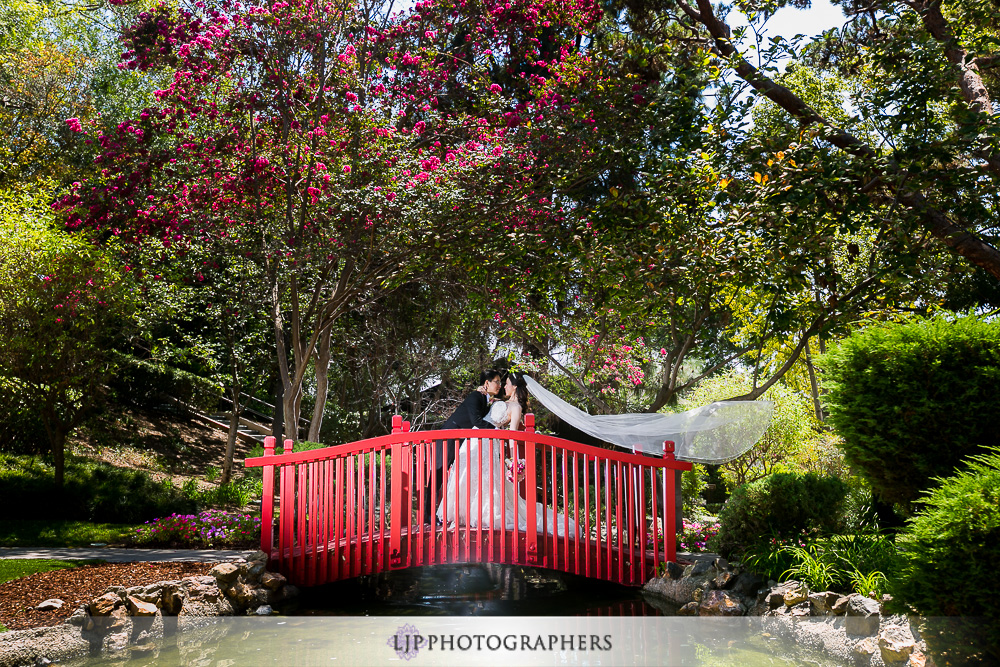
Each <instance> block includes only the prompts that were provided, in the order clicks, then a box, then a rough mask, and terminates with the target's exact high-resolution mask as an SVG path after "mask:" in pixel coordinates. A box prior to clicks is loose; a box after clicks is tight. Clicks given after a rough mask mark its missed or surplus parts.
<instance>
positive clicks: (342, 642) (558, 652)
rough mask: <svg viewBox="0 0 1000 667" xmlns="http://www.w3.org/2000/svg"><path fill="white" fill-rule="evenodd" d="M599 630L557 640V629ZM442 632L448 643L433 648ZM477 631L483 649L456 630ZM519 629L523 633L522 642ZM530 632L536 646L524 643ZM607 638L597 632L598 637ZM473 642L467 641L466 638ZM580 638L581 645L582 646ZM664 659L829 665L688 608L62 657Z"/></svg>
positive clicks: (272, 621) (262, 625)
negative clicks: (570, 640)
mask: <svg viewBox="0 0 1000 667" xmlns="http://www.w3.org/2000/svg"><path fill="white" fill-rule="evenodd" d="M406 627H408V628H411V629H412V630H413V631H415V632H419V633H420V635H421V636H423V637H427V638H429V637H432V636H434V637H437V638H438V644H437V646H438V648H437V649H436V650H432V649H428V648H426V646H427V645H426V644H425V645H424V648H423V649H422V650H420V651H414V652H412V654H411V655H410V657H409V658H404V656H402V655H400V654H399V652H397V650H395V649H394V648H393V646H392V639H393V637H394V636H398V633H399V631H400V630H402V629H403V628H406ZM581 635H582V636H587V637H590V636H595V635H596V636H599V637H601V638H602V641H601V645H600V648H598V649H597V650H594V649H593V644H591V643H590V642H589V641H588V642H584V643H579V642H578V643H577V644H576V646H575V647H573V648H570V649H568V650H567V649H565V648H564V646H561V645H560V642H562V641H564V640H565V638H566V637H578V636H581ZM497 636H499V637H501V638H508V637H514V638H515V641H514V642H513V644H512V645H513V646H515V647H516V648H515V649H514V650H506V649H505V650H487V649H486V646H488V645H489V639H488V638H491V637H497ZM442 637H450V638H452V639H453V640H454V647H452V648H450V649H442V648H441V645H442V641H441V638H442ZM469 637H484V638H487V639H484V641H483V642H482V643H483V644H484V646H483V648H482V649H479V650H477V649H475V648H472V649H468V650H466V649H463V648H461V647H462V646H463V642H462V638H466V639H468V638H469ZM522 638H524V639H530V640H531V641H530V642H528V643H527V644H525V642H524V641H522ZM535 638H538V641H540V642H542V643H543V644H544V643H546V642H547V643H548V646H546V647H543V648H540V649H539V648H530V649H527V650H526V649H525V648H524V646H526V645H528V646H530V645H531V644H533V643H534V641H535ZM605 638H606V639H605ZM470 644H471V645H472V646H473V647H474V646H475V642H466V643H465V645H466V646H468V645H470ZM581 646H582V647H583V648H581ZM404 663H406V664H409V663H413V664H417V665H419V664H425V665H489V666H490V667H494V666H495V665H497V664H498V663H502V664H503V665H504V667H508V666H509V667H513V666H515V665H584V664H585V665H658V666H659V665H668V666H672V667H688V666H690V667H694V666H701V665H710V666H713V667H765V666H767V667H793V666H797V665H814V666H816V667H834V665H839V664H843V663H838V662H836V661H832V660H830V659H828V658H823V657H817V656H815V655H811V654H809V653H808V652H805V651H802V650H800V648H799V647H796V646H795V645H794V644H793V643H791V642H788V641H782V640H776V639H773V638H772V639H768V638H766V637H764V636H763V633H762V632H761V627H760V624H759V619H749V618H729V619H720V618H689V617H683V618H682V617H658V618H652V617H645V618H626V617H620V616H619V617H604V618H593V617H590V618H588V617H570V618H567V617H562V618H554V617H516V618H497V617H471V618H467V617H425V618H422V619H421V618H413V617H367V618H365V617H335V618H333V617H325V618H317V617H312V618H307V617H285V618H282V619H278V618H250V617H242V618H232V617H230V618H221V619H207V625H206V626H204V627H201V628H190V627H189V628H186V629H182V630H181V631H180V632H178V633H177V634H174V635H171V636H168V637H165V638H163V639H162V640H161V641H158V642H150V643H147V644H145V645H143V646H133V647H129V648H127V649H125V650H124V651H123V652H121V653H120V654H119V655H117V656H116V657H112V658H101V659H89V660H78V661H75V662H74V661H71V662H69V663H67V664H68V665H70V666H71V667H84V666H86V667H97V666H101V667H110V666H111V665H120V666H121V667H152V666H154V665H170V666H173V665H185V666H187V665H196V666H199V667H201V666H204V667H233V666H241V665H270V664H275V665H282V666H285V665H366V666H367V665H380V664H394V665H399V664H404Z"/></svg>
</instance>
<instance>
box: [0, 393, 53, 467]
mask: <svg viewBox="0 0 1000 667" xmlns="http://www.w3.org/2000/svg"><path fill="white" fill-rule="evenodd" d="M48 447H49V441H48V436H46V434H45V424H43V423H42V420H41V418H40V417H39V416H38V411H37V410H36V409H35V408H34V406H33V404H32V403H31V401H30V400H29V399H28V397H27V396H25V394H24V392H23V391H22V389H21V385H20V383H19V382H18V381H17V380H16V379H14V378H4V377H0V453H4V454H35V453H38V452H44V451H46V450H47V449H48Z"/></svg>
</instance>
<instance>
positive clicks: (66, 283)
mask: <svg viewBox="0 0 1000 667" xmlns="http://www.w3.org/2000/svg"><path fill="white" fill-rule="evenodd" d="M46 185H47V187H46V188H44V189H41V190H40V191H39V192H37V193H33V194H32V195H25V194H21V193H16V192H9V191H7V192H0V204H2V206H0V210H2V211H3V213H2V214H0V248H2V250H0V377H3V378H4V379H7V380H9V381H13V382H14V384H15V386H16V387H17V388H18V391H19V392H20V393H22V394H23V395H24V396H25V397H26V398H27V399H28V401H29V402H30V404H31V405H32V406H33V407H34V408H35V410H36V411H37V414H38V416H39V417H40V418H41V421H42V424H43V425H44V427H45V433H46V435H47V437H48V441H49V446H50V449H51V451H52V459H53V464H54V471H55V482H56V484H57V485H59V486H61V485H62V483H63V471H64V451H65V446H66V438H67V436H68V435H69V434H70V432H72V430H73V429H74V428H76V427H77V426H79V425H80V424H81V423H83V422H84V421H85V420H86V419H87V418H88V417H89V416H91V415H92V414H93V413H94V410H95V409H96V408H97V407H98V406H100V405H101V402H102V399H103V397H104V395H105V393H106V385H107V382H108V380H109V379H110V378H111V377H112V376H113V375H114V373H116V372H117V371H118V369H119V368H120V366H121V356H120V355H119V354H117V353H116V352H115V348H116V346H118V345H121V344H122V343H123V341H124V340H125V338H126V337H127V335H128V333H129V330H130V328H131V327H132V325H133V323H134V321H133V318H132V315H133V313H134V312H135V309H136V306H137V303H136V301H135V299H134V297H133V296H132V295H133V293H134V287H135V286H134V284H133V283H132V282H131V280H130V279H129V278H128V276H127V274H125V273H123V272H120V271H119V270H118V269H117V268H116V266H115V264H114V263H113V262H110V261H109V260H108V258H107V256H106V254H105V253H103V252H101V251H100V250H99V249H97V248H95V247H93V246H92V245H91V244H89V243H86V242H85V241H84V240H83V239H80V238H75V237H70V236H69V235H67V234H65V233H63V232H62V231H60V230H58V229H56V228H55V227H54V219H53V217H54V216H53V215H52V213H51V211H49V210H47V209H48V206H47V204H48V201H50V200H51V199H50V198H51V196H52V193H53V190H54V186H53V184H51V183H47V184H46Z"/></svg>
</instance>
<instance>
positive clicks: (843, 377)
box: [819, 318, 1000, 508]
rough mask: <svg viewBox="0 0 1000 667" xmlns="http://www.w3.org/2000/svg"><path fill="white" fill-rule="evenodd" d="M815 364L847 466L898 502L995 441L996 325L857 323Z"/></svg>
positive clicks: (999, 355) (999, 433)
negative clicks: (872, 325) (865, 325)
mask: <svg viewBox="0 0 1000 667" xmlns="http://www.w3.org/2000/svg"><path fill="white" fill-rule="evenodd" d="M819 364H820V366H821V368H822V369H823V371H824V378H823V385H824V387H825V388H826V389H827V391H828V394H827V396H826V402H827V405H828V407H829V412H830V422H831V423H832V424H833V425H834V427H835V428H836V429H837V432H838V433H839V434H840V435H841V437H842V438H843V448H844V455H845V459H846V461H847V463H848V464H849V465H850V466H851V467H852V468H853V469H855V470H857V471H859V473H860V474H862V475H863V476H864V477H865V478H866V479H867V480H868V481H869V483H870V484H871V486H872V489H873V490H874V491H875V492H876V493H877V494H878V495H879V496H880V497H881V498H882V499H883V500H885V501H886V502H891V503H900V504H902V505H903V507H904V508H907V507H908V504H909V503H910V502H911V501H913V500H914V499H916V498H917V497H918V496H919V494H920V492H921V490H923V489H926V488H927V487H928V486H930V484H931V479H932V478H934V477H947V476H948V475H950V474H951V473H952V471H953V470H954V469H955V468H956V466H957V465H959V463H960V461H962V459H964V458H965V457H967V456H970V455H972V454H976V453H978V452H981V451H982V449H981V448H982V447H984V446H996V445H1000V410H997V409H996V387H997V385H998V384H1000V324H996V323H987V322H983V321H980V320H977V319H975V318H964V319H959V320H956V321H949V320H947V319H944V318H935V319H931V320H921V321H918V322H912V323H908V324H903V325H893V326H883V327H875V328H871V329H867V330H865V331H863V332H860V333H856V334H854V335H852V336H850V337H848V338H847V339H845V340H844V341H843V342H842V343H841V344H840V345H839V346H838V347H837V348H834V349H832V350H831V351H830V352H828V353H827V354H826V355H824V356H823V357H822V358H821V359H820V361H819Z"/></svg>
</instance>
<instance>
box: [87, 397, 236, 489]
mask: <svg viewBox="0 0 1000 667" xmlns="http://www.w3.org/2000/svg"><path fill="white" fill-rule="evenodd" d="M71 445H72V448H73V452H74V453H75V454H77V455H79V456H86V457H88V458H93V459H97V460H100V461H105V462H107V463H110V464H111V465H115V466H122V467H127V468H135V469H139V470H145V471H147V472H149V473H150V474H151V475H152V476H153V477H154V478H155V479H158V480H159V479H163V478H167V477H169V478H170V479H171V480H172V481H173V482H174V484H176V485H181V484H183V483H184V482H185V481H187V480H188V479H191V478H194V479H198V480H199V484H205V483H209V482H214V481H217V478H218V474H219V473H220V472H221V470H222V463H223V459H224V457H225V453H226V431H225V430H224V429H221V428H217V427H214V426H211V425H208V424H204V423H202V422H200V421H197V420H196V419H194V418H192V417H190V416H188V415H185V414H182V413H179V412H174V411H166V410H164V411H157V410H140V409H130V410H125V411H120V412H117V413H113V414H108V415H105V416H103V417H101V418H100V419H99V420H97V421H96V422H95V423H94V424H92V425H90V426H89V427H88V428H87V429H83V430H81V431H80V432H79V433H78V434H77V436H76V437H75V438H73V439H72V440H71ZM252 448H253V444H252V443H249V442H246V441H244V440H242V439H237V441H236V454H235V459H234V465H233V471H234V473H236V474H237V475H238V473H239V471H240V470H241V469H242V463H243V459H244V458H245V457H246V455H247V453H248V452H249V451H250V449H252ZM206 478H208V479H206Z"/></svg>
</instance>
